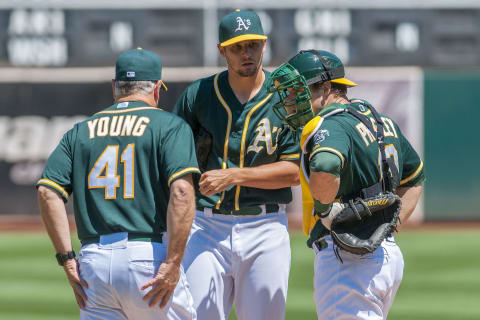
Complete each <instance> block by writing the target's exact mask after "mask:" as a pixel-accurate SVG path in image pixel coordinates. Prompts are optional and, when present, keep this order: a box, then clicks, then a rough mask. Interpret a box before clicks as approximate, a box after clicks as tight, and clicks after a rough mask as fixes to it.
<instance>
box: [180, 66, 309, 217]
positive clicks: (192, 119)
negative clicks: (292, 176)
mask: <svg viewBox="0 0 480 320" xmlns="http://www.w3.org/2000/svg"><path fill="white" fill-rule="evenodd" d="M265 74H266V76H267V77H268V76H269V74H268V73H267V72H265ZM266 83H267V80H265V82H264V84H263V86H262V88H261V89H260V91H259V92H258V93H257V95H256V96H255V97H254V98H253V99H251V100H250V101H248V102H247V103H245V104H241V103H240V102H239V101H238V99H237V98H236V96H235V94H234V93H233V90H232V88H231V87H230V85H229V83H228V71H224V72H222V73H219V74H217V75H214V76H211V77H208V78H204V79H200V80H197V81H195V82H194V83H192V84H191V85H190V86H189V87H188V88H187V89H186V90H185V92H184V93H183V95H182V96H181V97H180V99H179V100H178V101H177V104H176V105H175V108H174V112H175V113H176V114H178V115H179V116H180V117H182V118H184V119H185V120H186V121H187V122H188V123H189V124H190V126H191V127H192V130H193V133H194V135H195V134H197V133H198V131H199V130H200V128H202V127H203V128H204V129H205V130H206V131H208V132H209V133H210V134H211V136H212V141H213V143H212V148H211V152H210V154H209V156H208V160H207V168H206V170H213V169H226V168H232V167H238V168H243V167H255V166H259V165H263V164H268V163H272V162H276V161H280V160H285V161H297V160H298V159H299V158H300V153H299V151H300V150H299V146H298V143H297V142H296V141H295V139H294V136H293V133H292V132H291V131H290V130H288V129H287V127H286V126H285V125H283V124H282V122H281V121H280V119H278V118H277V117H276V116H275V114H274V113H273V110H272V105H273V104H275V103H276V102H277V100H276V99H275V98H272V94H269V93H268V90H267V85H266ZM291 200H292V194H291V190H290V188H281V189H276V190H264V189H256V188H249V187H240V186H232V187H231V188H229V189H227V190H226V191H224V192H222V193H218V194H215V195H213V196H210V197H207V196H204V195H202V194H200V193H199V192H198V190H197V204H198V206H199V207H212V208H216V209H224V210H240V209H241V208H246V207H252V206H257V205H261V204H279V203H282V204H283V203H288V202H290V201H291Z"/></svg>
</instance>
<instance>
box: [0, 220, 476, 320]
mask: <svg viewBox="0 0 480 320" xmlns="http://www.w3.org/2000/svg"><path fill="white" fill-rule="evenodd" d="M291 239H292V271H291V275H290V282H289V291H288V303H287V316H286V319H294V320H298V319H316V314H315V306H314V303H313V299H312V293H313V287H312V277H313V252H312V251H311V250H309V249H308V248H306V247H305V240H306V239H305V236H304V235H303V234H301V233H299V232H294V233H292V237H291ZM397 242H398V243H399V244H400V247H401V248H402V252H403V255H404V257H405V271H404V278H403V282H402V285H401V286H400V289H399V291H398V294H397V298H396V299H395V302H394V305H393V307H392V309H391V312H390V315H389V319H436V320H440V319H445V320H446V319H449V320H450V319H480V229H466V230H449V231H445V230H443V231H442V230H434V231H432V230H406V231H404V232H401V233H400V234H399V235H398V236H397ZM74 246H75V248H76V249H77V250H78V248H79V244H78V242H74ZM53 255H54V252H53V248H52V246H51V244H50V241H49V239H48V237H47V236H46V234H45V233H41V232H33V233H32V232H29V233H26V232H23V233H12V232H8V233H0V319H1V320H4V319H5V320H7V319H8V320H10V319H15V320H46V319H49V320H55V319H78V309H77V307H76V304H75V301H74V297H73V293H72V291H71V289H70V286H69V285H68V282H67V280H66V278H65V277H64V273H63V270H62V269H61V268H60V267H58V266H57V265H56V261H55V258H54V257H53ZM272 267H274V266H272ZM230 319H235V317H234V316H233V315H231V317H230Z"/></svg>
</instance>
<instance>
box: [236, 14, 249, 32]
mask: <svg viewBox="0 0 480 320" xmlns="http://www.w3.org/2000/svg"><path fill="white" fill-rule="evenodd" d="M237 23H238V27H237V29H235V32H237V31H242V28H243V30H245V31H247V30H248V28H250V25H251V22H250V19H246V20H245V21H243V19H242V18H241V17H237Z"/></svg>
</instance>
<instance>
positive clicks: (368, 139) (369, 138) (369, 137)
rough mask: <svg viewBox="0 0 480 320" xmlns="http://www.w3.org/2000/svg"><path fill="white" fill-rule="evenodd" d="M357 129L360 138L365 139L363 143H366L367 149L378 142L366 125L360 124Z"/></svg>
mask: <svg viewBox="0 0 480 320" xmlns="http://www.w3.org/2000/svg"><path fill="white" fill-rule="evenodd" d="M355 128H357V130H358V132H359V133H360V136H361V137H362V139H363V142H365V145H366V146H367V147H368V146H369V145H370V143H372V142H373V141H375V140H376V139H375V137H374V136H373V134H372V132H371V131H370V130H369V129H368V128H367V126H366V125H364V124H363V122H359V123H358V124H357V125H356V126H355Z"/></svg>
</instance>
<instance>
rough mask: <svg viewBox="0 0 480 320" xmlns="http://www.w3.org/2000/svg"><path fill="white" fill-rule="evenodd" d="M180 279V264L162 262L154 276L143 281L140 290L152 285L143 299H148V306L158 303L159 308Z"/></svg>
mask: <svg viewBox="0 0 480 320" xmlns="http://www.w3.org/2000/svg"><path fill="white" fill-rule="evenodd" d="M179 279H180V265H179V264H176V263H173V262H164V263H162V264H161V265H160V268H158V272H157V275H156V276H155V278H153V279H152V280H150V281H149V282H147V283H145V284H144V285H143V287H142V288H141V289H142V290H145V289H147V288H148V287H152V290H150V292H148V293H147V294H146V295H145V296H144V297H143V301H149V302H148V306H149V307H153V306H154V305H157V304H158V303H160V308H162V309H163V308H164V307H165V306H166V305H167V303H168V301H169V300H170V297H171V296H172V294H173V291H174V290H175V287H176V286H177V283H178V280H179Z"/></svg>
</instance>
